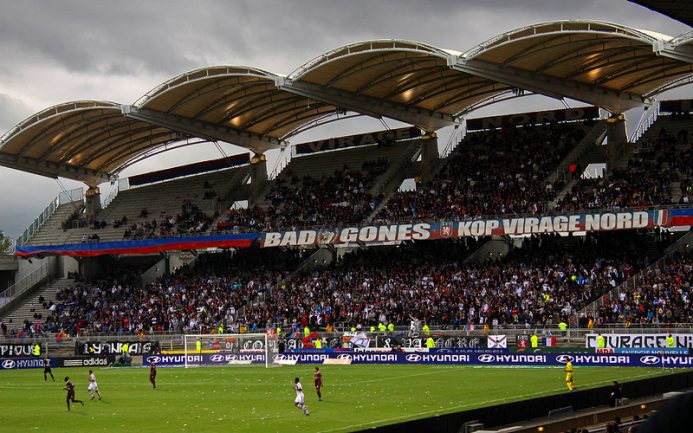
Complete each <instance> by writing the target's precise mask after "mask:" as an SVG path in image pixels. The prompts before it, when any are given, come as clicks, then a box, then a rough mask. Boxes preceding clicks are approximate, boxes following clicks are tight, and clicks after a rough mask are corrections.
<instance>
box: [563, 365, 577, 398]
mask: <svg viewBox="0 0 693 433" xmlns="http://www.w3.org/2000/svg"><path fill="white" fill-rule="evenodd" d="M563 371H565V384H566V385H567V386H568V389H569V390H571V391H572V390H574V389H575V388H576V386H575V382H574V381H573V363H572V362H570V360H568V362H566V363H565V369H564V370H563Z"/></svg>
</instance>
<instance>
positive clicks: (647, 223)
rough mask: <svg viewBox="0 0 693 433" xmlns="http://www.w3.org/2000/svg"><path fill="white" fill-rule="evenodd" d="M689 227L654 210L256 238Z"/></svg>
mask: <svg viewBox="0 0 693 433" xmlns="http://www.w3.org/2000/svg"><path fill="white" fill-rule="evenodd" d="M688 225H693V209H659V210H650V211H625V212H604V213H587V214H576V215H555V216H536V217H512V218H493V219H477V220H469V221H446V222H439V223H415V224H390V225H382V226H364V227H344V228H339V229H332V230H329V229H319V230H293V231H285V232H270V233H264V234H263V235H262V237H261V240H260V242H261V245H262V247H264V248H267V247H282V246H308V245H321V244H331V245H346V244H354V243H367V244H369V243H384V242H394V241H412V240H413V241H423V240H436V239H444V238H461V237H478V236H500V235H527V234H542V233H572V232H597V231H609V230H627V229H640V228H647V227H657V226H659V227H674V226H688Z"/></svg>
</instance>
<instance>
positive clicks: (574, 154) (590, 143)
mask: <svg viewBox="0 0 693 433" xmlns="http://www.w3.org/2000/svg"><path fill="white" fill-rule="evenodd" d="M606 125H607V124H606V120H600V121H598V122H597V123H596V124H595V125H594V126H593V127H592V128H591V129H589V131H587V132H586V134H585V136H584V137H583V138H582V140H580V142H578V143H577V144H576V145H575V147H574V148H573V149H572V150H571V151H570V152H569V153H568V155H566V157H565V158H563V160H562V161H561V162H560V163H559V164H558V165H557V166H556V170H555V171H554V172H553V173H551V174H550V175H549V176H548V177H547V178H546V181H548V182H556V181H557V180H568V179H570V172H569V171H568V166H569V165H570V164H572V163H576V164H577V165H578V167H587V165H589V164H591V163H594V162H603V161H604V160H605V158H606V156H605V153H604V151H603V149H602V148H601V147H602V146H601V145H602V143H603V142H604V139H605V138H606V130H607V128H606Z"/></svg>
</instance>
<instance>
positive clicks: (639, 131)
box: [628, 101, 659, 143]
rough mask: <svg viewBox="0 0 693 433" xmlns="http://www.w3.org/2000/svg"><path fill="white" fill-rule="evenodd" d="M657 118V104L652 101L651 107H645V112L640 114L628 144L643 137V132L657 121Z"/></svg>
mask: <svg viewBox="0 0 693 433" xmlns="http://www.w3.org/2000/svg"><path fill="white" fill-rule="evenodd" d="M658 117H659V102H657V101H654V102H653V103H652V105H650V106H649V107H647V110H645V112H644V113H642V116H640V120H639V121H638V126H637V127H636V128H635V131H633V133H632V134H631V135H630V138H629V139H628V141H629V142H630V143H635V142H636V141H638V140H639V139H640V137H642V136H643V135H645V132H647V130H648V129H649V128H650V126H652V124H653V123H655V122H656V121H657V118H658Z"/></svg>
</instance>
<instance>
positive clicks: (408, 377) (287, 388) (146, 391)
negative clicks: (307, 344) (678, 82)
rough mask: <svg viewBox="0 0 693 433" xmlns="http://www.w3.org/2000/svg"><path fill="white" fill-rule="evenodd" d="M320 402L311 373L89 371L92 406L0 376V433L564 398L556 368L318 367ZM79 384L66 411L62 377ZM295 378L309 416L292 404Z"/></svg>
mask: <svg viewBox="0 0 693 433" xmlns="http://www.w3.org/2000/svg"><path fill="white" fill-rule="evenodd" d="M321 370H322V371H323V377H324V380H325V388H324V390H323V401H321V402H318V401H317V396H316V394H315V391H314V389H313V386H312V377H313V376H312V373H313V366H310V365H306V366H295V367H286V366H285V367H278V368H271V369H264V368H261V367H210V368H193V369H182V368H159V371H158V373H159V374H158V378H157V389H156V390H152V388H151V385H150V384H149V370H148V369H146V368H141V369H140V368H133V369H108V368H103V369H96V370H95V373H96V375H97V379H98V383H99V388H100V390H101V393H102V394H103V400H102V401H89V395H88V393H87V372H88V369H86V368H71V369H67V368H66V369H55V370H54V374H55V376H56V382H55V383H52V382H50V378H49V381H48V383H44V382H43V370H16V371H0V408H1V409H0V431H2V432H4V433H10V432H33V431H38V432H42V431H43V432H69V433H79V432H85V433H94V432H102V431H103V432H112V431H132V432H138V433H147V432H152V433H161V432H193V433H205V432H282V433H285V432H294V431H295V432H302V433H309V432H349V431H354V430H359V429H365V428H370V427H375V426H378V425H384V424H392V423H396V422H401V421H406V420H409V419H414V418H421V417H427V416H433V415H438V414H443V413H449V412H456V411H460V410H468V409H472V408H476V407H480V406H489V405H494V404H499V403H503V402H508V401H514V400H522V399H527V398H533V397H539V396H545V395H549V394H557V393H562V392H567V390H566V387H565V384H564V381H563V380H564V373H563V371H562V370H561V369H560V368H492V367H469V366H464V367H463V366H427V365H401V366H399V365H397V366H394V365H393V366H386V365H378V366H355V365H354V366H322V367H321ZM662 374H665V373H664V372H663V371H662V370H661V369H657V368H613V367H612V368H609V367H604V368H601V367H600V368H596V367H595V368H576V370H575V380H576V383H577V385H578V387H579V388H578V389H584V388H589V387H596V386H603V385H606V384H609V383H611V381H613V380H618V381H623V382H625V381H628V380H637V379H642V378H647V377H652V376H656V375H662ZM65 375H68V376H70V377H71V378H72V379H73V382H74V383H75V385H76V386H77V393H76V394H77V398H78V399H82V400H85V406H84V407H81V406H79V405H77V406H76V407H73V410H72V412H70V413H66V412H65V391H63V377H64V376H65ZM295 376H299V377H300V378H301V382H302V383H303V386H304V391H305V394H306V404H307V406H308V408H309V410H310V414H311V415H310V417H306V416H305V415H303V412H301V411H300V410H298V409H296V408H295V407H294V405H293V401H294V397H295V393H294V391H293V378H294V377H295Z"/></svg>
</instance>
